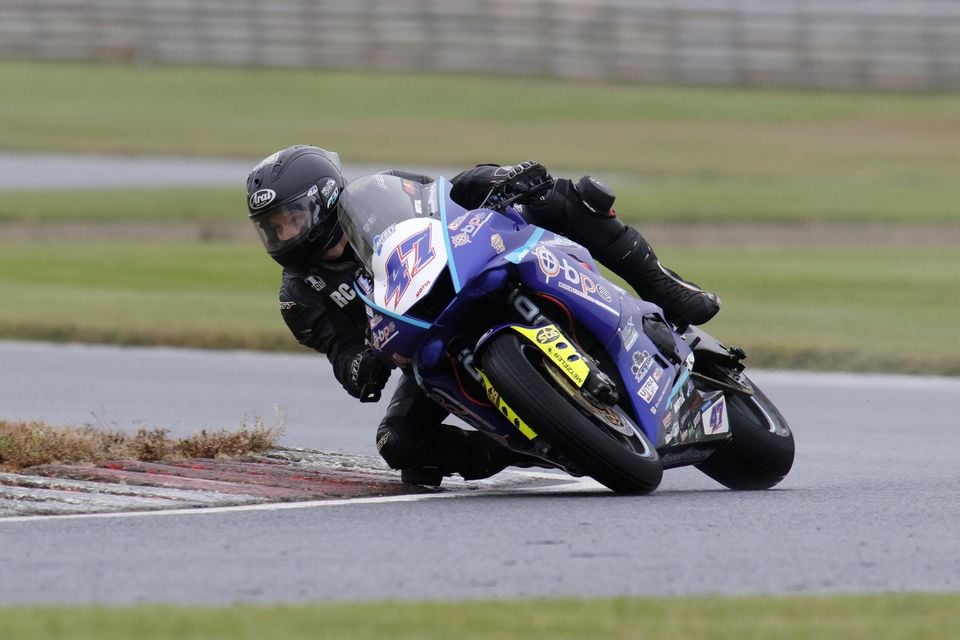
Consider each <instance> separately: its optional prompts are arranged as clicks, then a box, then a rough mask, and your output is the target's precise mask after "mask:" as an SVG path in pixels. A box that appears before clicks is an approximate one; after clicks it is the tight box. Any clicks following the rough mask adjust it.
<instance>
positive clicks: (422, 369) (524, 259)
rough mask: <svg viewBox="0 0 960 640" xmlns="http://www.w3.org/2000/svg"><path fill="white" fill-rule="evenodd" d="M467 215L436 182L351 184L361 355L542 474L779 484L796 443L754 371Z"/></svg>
mask: <svg viewBox="0 0 960 640" xmlns="http://www.w3.org/2000/svg"><path fill="white" fill-rule="evenodd" d="M490 201H491V200H490V199H489V198H488V202H487V203H485V205H487V206H486V207H485V208H480V209H475V210H469V211H468V210H465V209H464V208H462V207H460V206H459V205H457V204H456V203H455V202H454V201H453V200H452V199H451V198H450V184H449V182H448V181H446V180H444V179H443V178H439V179H438V180H437V181H436V182H433V183H428V184H420V183H418V182H415V181H411V180H408V179H405V178H403V177H399V176H391V175H383V174H376V175H371V176H366V177H362V178H359V179H357V180H355V181H353V182H352V183H350V184H349V185H348V186H347V187H346V188H345V189H344V191H343V193H342V194H341V196H340V200H339V205H338V216H339V220H340V223H341V225H342V226H343V228H344V230H345V232H346V234H347V236H348V238H349V241H350V244H351V245H352V246H353V249H354V250H355V252H356V254H357V256H358V258H359V260H360V261H361V263H362V265H363V267H362V268H361V269H360V270H359V271H358V276H357V279H356V282H355V288H356V290H357V292H358V294H359V295H360V296H361V298H362V299H363V301H364V302H365V304H366V307H367V319H368V324H369V341H370V343H371V345H372V347H373V348H374V349H375V350H377V351H379V352H380V353H381V354H383V356H385V357H388V358H390V359H392V360H393V362H395V363H396V364H397V365H398V366H401V367H405V368H408V370H412V371H413V373H414V375H415V376H416V380H417V382H418V384H419V385H420V387H421V389H422V390H423V391H424V392H425V393H426V394H427V395H428V396H429V397H430V398H432V399H433V400H434V401H436V402H437V403H439V404H440V405H442V406H443V407H444V408H445V409H447V410H449V411H450V413H452V414H454V415H456V416H458V417H459V418H461V419H462V420H463V421H464V422H466V423H467V424H469V425H470V426H472V427H474V428H475V429H477V430H479V431H482V432H484V433H486V434H487V435H488V436H490V437H492V438H494V439H496V440H497V441H499V443H500V444H501V445H503V446H504V447H508V448H510V449H512V450H515V451H518V452H522V453H524V454H527V455H529V456H533V457H535V458H537V459H539V460H540V461H543V463H544V464H543V466H546V467H556V468H560V469H563V470H565V471H566V472H568V473H570V474H572V475H576V476H582V475H587V476H590V477H592V478H594V479H596V480H597V481H599V482H600V483H602V484H604V485H606V486H607V487H609V488H610V489H612V490H613V491H616V492H620V493H649V492H651V491H653V490H654V489H656V488H657V486H658V485H659V484H660V482H661V479H662V476H663V470H664V469H668V468H673V467H679V466H684V465H695V466H696V467H697V468H698V469H700V470H701V471H702V472H703V473H705V474H707V475H708V476H710V477H711V478H713V479H714V480H716V481H717V482H719V483H721V484H723V485H725V486H727V487H729V488H731V489H766V488H770V487H773V486H774V485H776V484H777V483H778V482H780V481H781V480H782V479H783V478H784V477H785V476H786V474H787V473H788V472H789V470H790V468H791V466H792V464H793V457H794V441H793V434H792V432H791V430H790V428H789V426H788V425H787V422H786V420H785V419H784V418H783V416H782V415H781V413H780V411H778V410H777V408H776V407H775V406H774V405H773V403H772V402H771V401H770V400H769V399H768V398H767V396H766V395H764V393H763V392H762V391H761V390H760V389H759V388H758V387H757V386H756V385H755V384H754V383H753V382H752V381H751V380H750V379H749V378H748V377H747V376H746V375H745V374H744V364H743V360H744V358H745V356H746V354H745V353H744V352H743V351H742V350H740V349H738V348H730V347H727V346H724V345H723V344H721V343H720V342H719V341H717V340H716V339H714V338H713V337H711V336H710V335H709V334H708V333H706V332H705V331H703V330H702V329H700V328H697V327H692V326H686V327H685V326H683V325H679V326H678V325H675V324H673V323H671V322H670V321H669V320H668V319H667V318H666V317H665V316H664V313H663V311H662V310H661V309H660V307H658V306H657V305H655V304H653V303H651V302H647V301H644V300H641V299H638V298H636V297H634V296H632V295H630V294H629V293H627V292H626V291H624V290H623V289H621V288H620V287H619V286H617V285H616V284H614V283H612V282H610V281H609V280H607V279H606V278H605V277H604V276H603V275H602V274H601V273H600V271H599V270H598V268H597V266H596V263H595V262H594V260H593V258H591V256H590V254H589V252H588V251H587V250H586V249H584V248H583V247H582V246H580V245H578V244H576V243H574V242H572V241H571V240H568V239H567V238H565V237H563V236H560V235H557V234H554V233H551V232H550V231H547V230H545V229H543V228H540V227H537V226H534V225H531V224H528V223H527V222H526V221H525V220H524V218H523V217H522V215H521V211H519V210H518V209H517V208H516V207H515V206H513V204H512V203H511V200H510V199H509V198H500V201H499V202H498V203H497V204H488V203H489V202H490Z"/></svg>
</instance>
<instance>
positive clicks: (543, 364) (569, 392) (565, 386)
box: [522, 348, 653, 458]
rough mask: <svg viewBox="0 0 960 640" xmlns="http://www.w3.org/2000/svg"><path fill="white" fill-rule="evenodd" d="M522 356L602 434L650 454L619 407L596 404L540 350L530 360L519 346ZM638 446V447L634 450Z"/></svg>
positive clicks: (651, 449) (648, 446)
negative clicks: (544, 375) (544, 373)
mask: <svg viewBox="0 0 960 640" xmlns="http://www.w3.org/2000/svg"><path fill="white" fill-rule="evenodd" d="M522 350H523V351H524V355H525V356H526V357H527V359H528V360H530V362H531V363H532V364H533V365H534V366H536V367H537V368H539V369H541V370H542V371H545V372H546V374H547V378H548V380H550V381H551V382H553V384H554V386H556V387H558V389H559V390H560V391H562V392H563V394H564V395H565V396H566V397H567V398H570V399H571V400H573V403H574V405H575V406H576V407H577V409H579V410H580V412H581V413H583V415H585V416H586V417H587V418H588V419H589V420H590V421H591V422H592V423H593V424H594V425H596V426H597V427H599V428H601V429H602V430H603V432H604V433H606V434H607V435H608V436H610V437H611V438H612V439H614V440H616V441H617V442H619V443H621V444H624V445H626V446H629V447H630V449H631V450H632V451H633V452H634V453H636V454H637V455H639V456H642V457H644V458H650V457H652V456H653V448H652V447H651V446H650V444H649V443H648V442H647V439H646V438H645V437H644V435H643V434H641V433H640V432H639V429H638V428H637V427H636V426H635V425H634V423H633V421H632V420H630V419H629V418H628V417H627V416H626V415H625V414H624V413H623V410H622V409H621V408H620V407H617V406H612V407H611V406H604V405H600V404H597V403H596V402H594V401H592V400H591V399H590V398H587V397H586V396H584V395H583V393H582V392H581V391H580V389H578V388H577V387H575V386H574V385H573V383H572V382H571V381H570V379H569V378H568V377H567V376H565V375H564V374H563V372H562V371H560V370H559V369H557V367H555V366H552V365H551V364H550V363H549V362H547V361H545V359H544V358H542V357H541V354H540V352H538V351H535V352H533V355H534V356H535V357H536V358H535V359H534V360H531V359H530V356H529V353H528V351H527V349H526V348H522ZM638 447H639V450H638Z"/></svg>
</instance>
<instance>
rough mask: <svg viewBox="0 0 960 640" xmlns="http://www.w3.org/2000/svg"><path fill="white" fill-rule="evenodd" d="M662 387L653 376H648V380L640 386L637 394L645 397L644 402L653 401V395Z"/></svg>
mask: <svg viewBox="0 0 960 640" xmlns="http://www.w3.org/2000/svg"><path fill="white" fill-rule="evenodd" d="M659 389H660V385H658V384H657V382H656V380H654V379H653V378H647V381H646V382H644V383H643V386H642V387H640V390H639V391H637V395H638V396H640V398H642V399H643V401H644V402H646V403H648V404H649V403H650V402H653V397H654V396H655V395H657V391H658V390H659Z"/></svg>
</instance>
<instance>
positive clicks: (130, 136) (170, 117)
mask: <svg viewBox="0 0 960 640" xmlns="http://www.w3.org/2000/svg"><path fill="white" fill-rule="evenodd" d="M0 86H2V87H4V100H3V102H2V104H0V141H2V144H3V146H4V147H5V148H7V149H18V150H29V151H44V150H45V151H58V152H59V151H71V150H73V151H82V152H106V153H164V154H189V155H218V156H236V157H243V158H247V159H249V160H250V161H251V162H252V161H255V160H256V159H258V158H261V157H263V156H265V155H266V154H268V153H271V152H272V151H274V150H276V149H279V148H283V147H286V146H288V145H290V144H295V143H303V142H306V143H310V144H317V145H320V146H324V147H327V148H331V149H335V150H337V151H339V152H340V153H341V155H342V157H343V159H344V161H345V162H346V163H347V164H351V163H360V162H376V163H383V165H384V166H385V167H386V166H404V165H409V164H416V165H425V166H452V167H459V166H470V165H472V164H474V163H476V162H500V163H504V164H507V163H514V162H517V161H519V160H522V159H526V158H536V159H538V160H540V161H541V162H543V163H544V164H545V165H547V166H548V167H551V168H552V169H554V170H555V171H557V172H558V174H560V175H563V173H564V171H568V170H569V171H575V170H576V171H579V170H583V171H590V172H592V173H594V174H595V175H597V176H598V177H601V178H602V179H606V180H608V181H610V182H612V183H616V184H617V186H618V187H621V190H622V202H621V209H622V210H623V211H627V210H628V209H629V208H631V207H634V206H635V207H637V209H636V211H637V212H642V213H643V215H648V214H652V215H665V216H684V217H691V216H696V217H703V216H707V217H725V216H729V215H749V216H754V217H755V216H763V217H767V218H775V219H781V218H782V217H783V216H789V217H797V216H799V217H806V216H817V217H819V218H823V219H831V220H833V219H845V220H860V219H863V218H872V217H873V216H880V217H882V218H883V219H889V218H891V217H892V218H907V219H913V217H914V216H916V217H917V219H936V220H944V219H950V220H957V218H958V216H960V213H958V210H957V208H956V207H955V206H954V203H956V202H957V201H960V182H958V181H957V180H956V175H957V169H958V167H960V95H907V94H869V93H858V94H850V93H844V92H802V91H771V90H742V89H719V88H713V89H702V88H668V87H644V86H628V85H616V84H598V83H588V82H574V81H560V80H549V79H535V78H492V77H478V76H473V75H453V74H448V75H438V74H391V73H371V72H356V73H345V72H323V71H308V70H299V71H297V70H265V69H261V70H257V69H237V68H195V67H149V66H133V65H129V66H128V65H81V64H60V63H26V62H0ZM620 174H622V175H623V177H624V180H623V181H620V180H618V179H617V177H616V176H618V175H620ZM244 179H245V176H237V184H238V186H239V185H241V184H242V183H243V180H244ZM641 180H642V182H643V187H644V188H643V189H642V190H640V191H637V193H636V195H633V194H631V193H630V188H629V186H630V185H631V184H636V183H638V181H641ZM71 197H73V195H72V194H71ZM224 197H226V194H224ZM231 197H232V196H231ZM161 199H162V198H161ZM25 204H27V205H29V204H30V203H29V202H27V203H25ZM190 206H191V205H179V206H175V207H174V208H180V209H183V208H185V207H186V208H189V207H190ZM238 208H239V207H238ZM17 215H19V214H17Z"/></svg>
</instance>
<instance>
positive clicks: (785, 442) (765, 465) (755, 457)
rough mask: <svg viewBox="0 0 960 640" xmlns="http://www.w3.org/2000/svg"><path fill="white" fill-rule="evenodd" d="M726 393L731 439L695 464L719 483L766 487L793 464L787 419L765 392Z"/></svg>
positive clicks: (781, 478) (785, 473) (754, 488)
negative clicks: (746, 393)
mask: <svg viewBox="0 0 960 640" xmlns="http://www.w3.org/2000/svg"><path fill="white" fill-rule="evenodd" d="M750 384H751V386H752V387H753V390H754V393H753V395H752V396H747V395H744V394H742V393H733V392H731V393H727V394H726V400H727V416H728V418H729V420H730V434H731V437H730V440H728V441H727V442H725V443H724V444H722V445H721V446H720V447H719V448H718V449H717V450H716V451H715V452H714V453H713V454H711V455H710V457H709V458H707V459H706V460H705V461H704V462H702V463H700V464H698V465H697V468H698V469H699V470H700V471H702V472H703V473H705V474H707V475H708V476H710V477H711V478H713V479H714V480H716V481H717V482H719V483H720V484H722V485H723V486H725V487H728V488H730V489H736V490H741V491H748V490H758V489H769V488H770V487H773V486H775V485H777V484H778V483H779V482H780V481H781V480H783V479H784V478H785V477H786V475H787V473H789V472H790V469H791V468H792V467H793V458H794V453H795V445H794V441H793V432H791V431H790V427H789V426H788V425H787V421H786V420H785V419H784V417H783V415H781V413H780V411H779V410H778V409H777V407H776V406H774V404H773V403H772V402H770V399H769V398H767V396H766V394H764V393H763V391H761V390H760V389H759V387H757V386H756V385H755V384H753V383H752V382H750Z"/></svg>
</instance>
